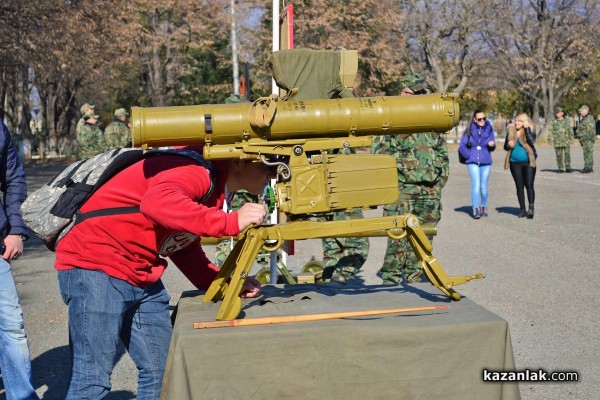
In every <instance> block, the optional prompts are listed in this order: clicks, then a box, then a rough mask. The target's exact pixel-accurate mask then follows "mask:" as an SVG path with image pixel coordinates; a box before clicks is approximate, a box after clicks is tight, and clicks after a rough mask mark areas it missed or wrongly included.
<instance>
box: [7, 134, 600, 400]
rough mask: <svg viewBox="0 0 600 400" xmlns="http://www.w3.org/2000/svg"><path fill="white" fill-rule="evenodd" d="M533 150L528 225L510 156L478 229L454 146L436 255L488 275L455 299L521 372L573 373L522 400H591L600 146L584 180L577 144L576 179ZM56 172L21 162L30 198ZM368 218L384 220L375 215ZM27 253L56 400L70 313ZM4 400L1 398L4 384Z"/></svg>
mask: <svg viewBox="0 0 600 400" xmlns="http://www.w3.org/2000/svg"><path fill="white" fill-rule="evenodd" d="M538 152H539V159H538V172H537V176H536V182H535V188H536V204H535V211H536V212H535V218H534V219H532V220H527V219H519V218H517V213H518V203H517V198H516V194H515V189H514V183H513V180H512V177H511V176H510V172H509V171H505V170H504V169H503V165H504V156H505V152H504V151H503V150H502V149H498V151H497V152H496V154H495V163H494V165H493V169H492V173H491V178H490V183H489V192H490V195H489V210H490V213H489V214H490V215H489V217H488V218H483V219H480V220H473V219H472V218H471V217H470V195H469V191H470V183H469V177H468V173H467V171H466V167H465V166H464V165H461V164H459V163H458V157H457V155H456V148H455V147H454V146H451V149H450V156H451V168H450V179H449V181H448V184H447V186H446V188H445V189H444V193H443V214H442V220H441V222H440V224H439V225H438V234H437V236H436V237H435V239H434V241H433V245H434V251H433V253H434V255H435V256H436V257H437V258H438V259H439V260H440V262H441V264H442V265H443V267H444V269H445V270H446V271H447V272H448V274H449V275H472V274H475V273H477V272H483V273H485V275H486V278H485V279H484V280H475V281H471V282H468V283H467V284H465V285H462V286H458V287H456V289H457V291H458V292H460V293H461V294H462V295H464V296H467V297H469V298H471V299H472V300H473V301H475V302H477V303H478V304H480V305H482V306H484V307H486V308H487V309H489V310H491V311H492V312H494V313H496V314H498V315H499V316H501V317H502V318H504V319H506V320H507V321H508V323H509V328H510V334H511V338H512V344H513V352H514V356H515V362H516V366H517V369H518V370H522V369H526V368H528V369H533V370H538V369H540V368H542V369H544V370H546V371H549V372H552V371H576V372H578V374H579V381H578V382H576V383H536V382H523V383H521V384H520V390H521V394H522V398H523V399H536V400H537V399H566V398H569V399H592V398H598V394H597V391H598V389H600V379H599V377H600V362H599V359H600V331H599V329H598V327H599V324H598V322H599V313H598V309H599V308H600V307H599V305H600V300H599V297H600V296H599V290H598V280H599V279H598V278H599V267H600V261H599V260H598V256H599V255H600V211H599V206H600V146H599V145H596V149H595V165H596V173H594V174H581V173H580V172H579V171H580V170H581V168H582V166H583V160H582V151H581V147H580V146H579V144H574V145H573V146H572V150H571V154H572V160H573V162H572V163H573V167H574V168H575V170H574V172H573V173H571V174H566V173H562V174H559V173H557V171H556V162H555V156H554V150H553V149H552V147H549V146H544V145H541V146H539V149H538ZM61 168H62V166H61V165H60V164H56V163H47V164H39V163H38V164H33V163H32V164H28V165H27V167H26V172H27V178H28V184H29V191H30V192H32V191H33V190H35V189H36V188H37V187H39V186H40V185H42V184H43V183H45V182H47V181H48V180H49V179H50V178H51V177H52V176H54V174H56V173H57V172H58V171H59V170H60V169H61ZM366 215H368V216H377V215H381V210H380V209H378V210H372V211H368V212H367V213H366ZM385 244H386V240H385V239H384V238H372V239H371V249H370V253H369V258H368V260H367V263H366V264H365V266H364V267H363V269H362V270H361V271H360V273H359V274H358V277H357V280H358V282H359V283H361V284H365V285H371V284H379V283H380V280H379V278H377V277H376V272H377V270H378V269H379V267H380V266H381V262H382V260H383V254H384V252H385ZM25 249H26V250H25V253H24V255H23V256H21V257H20V258H19V260H18V261H15V262H14V272H15V276H16V280H17V283H18V288H19V293H20V296H21V304H22V306H23V310H24V315H25V323H26V329H27V332H28V336H29V343H30V348H31V358H32V364H33V381H34V384H35V387H36V389H37V391H38V393H39V394H40V395H43V398H44V399H46V400H55V399H63V398H64V397H65V393H66V389H67V386H68V378H69V368H70V361H69V360H70V357H69V349H68V330H67V308H66V306H65V305H64V303H63V302H62V300H61V298H60V295H59V290H58V284H57V279H56V272H55V271H54V269H53V262H54V254H53V253H51V252H50V251H48V250H46V249H45V247H44V246H43V244H42V243H41V242H40V241H39V240H37V239H35V238H33V239H31V240H29V241H27V242H26V246H25ZM206 251H207V253H208V254H209V256H210V255H212V254H214V246H206ZM312 258H315V259H317V260H319V259H320V258H321V243H320V241H319V240H305V241H298V242H296V252H295V255H293V256H289V257H287V260H286V263H287V266H288V268H289V269H290V270H291V271H292V272H294V273H297V272H299V271H300V269H301V267H302V266H303V265H304V264H305V263H306V262H308V261H309V260H311V259H312ZM258 267H259V266H256V267H255V268H254V269H253V271H254V272H256V271H257V270H258ZM163 280H164V283H165V285H166V287H167V289H168V290H169V293H170V294H171V296H172V300H171V304H172V305H173V306H175V305H176V304H177V300H178V298H179V296H180V294H181V292H182V291H185V290H191V289H193V288H192V286H191V285H190V284H189V283H188V282H187V281H186V280H185V278H183V276H182V275H181V274H180V273H179V272H178V270H177V269H176V268H169V269H167V272H166V273H165V275H164V279H163ZM464 351H465V352H469V351H480V349H477V348H465V349H464ZM473 379H481V377H480V376H476V377H473ZM112 383H113V390H112V392H111V394H110V395H109V396H108V397H107V399H112V400H117V399H119V400H125V399H134V398H135V397H136V394H135V393H136V384H137V371H136V369H135V366H134V365H133V363H132V362H131V360H130V359H129V356H128V355H127V354H123V355H122V356H121V357H120V359H119V361H118V363H117V365H116V367H115V370H114V373H113V377H112ZM432 384H435V382H432ZM1 399H5V394H4V390H3V387H2V385H1V383H0V400H1Z"/></svg>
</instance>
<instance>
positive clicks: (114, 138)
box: [104, 108, 131, 149]
mask: <svg viewBox="0 0 600 400" xmlns="http://www.w3.org/2000/svg"><path fill="white" fill-rule="evenodd" d="M128 115H129V114H128V113H127V111H125V109H124V108H119V109H118V110H116V111H115V120H114V121H113V122H111V123H110V124H108V126H107V127H106V129H104V136H105V138H106V146H107V147H108V148H109V149H120V148H123V147H131V131H130V130H129V127H128V126H127V124H126V123H125V121H124V120H122V119H121V117H122V116H128Z"/></svg>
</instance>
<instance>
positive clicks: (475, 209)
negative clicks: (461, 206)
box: [473, 207, 481, 219]
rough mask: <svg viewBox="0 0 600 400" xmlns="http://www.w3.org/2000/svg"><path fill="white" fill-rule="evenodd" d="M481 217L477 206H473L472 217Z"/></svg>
mask: <svg viewBox="0 0 600 400" xmlns="http://www.w3.org/2000/svg"><path fill="white" fill-rule="evenodd" d="M479 218H481V213H480V212H479V207H473V219H479Z"/></svg>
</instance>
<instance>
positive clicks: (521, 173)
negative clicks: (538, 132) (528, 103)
mask: <svg viewBox="0 0 600 400" xmlns="http://www.w3.org/2000/svg"><path fill="white" fill-rule="evenodd" d="M534 143H535V133H534V132H533V131H532V130H531V121H530V119H529V116H528V115H527V114H519V115H517V118H516V119H515V123H514V124H511V125H509V126H508V134H507V136H506V141H505V142H504V150H506V151H507V153H506V160H505V162H504V169H509V168H510V173H511V174H512V177H513V179H514V180H515V186H516V188H517V198H518V200H519V208H520V212H519V218H523V217H527V218H528V219H532V218H533V215H534V203H535V190H534V188H533V182H534V180H535V171H536V163H535V159H536V158H537V152H536V150H535V145H534ZM524 189H527V200H528V201H529V210H527V209H526V208H525V190H524Z"/></svg>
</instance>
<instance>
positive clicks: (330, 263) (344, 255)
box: [321, 149, 370, 284]
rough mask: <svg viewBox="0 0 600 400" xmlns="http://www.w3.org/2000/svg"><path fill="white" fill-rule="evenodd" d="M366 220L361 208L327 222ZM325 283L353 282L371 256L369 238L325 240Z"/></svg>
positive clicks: (346, 151) (335, 216)
mask: <svg viewBox="0 0 600 400" xmlns="http://www.w3.org/2000/svg"><path fill="white" fill-rule="evenodd" d="M353 152H354V150H351V149H340V150H339V151H338V153H342V154H351V153H353ZM360 218H364V216H363V212H362V210H361V209H360V208H355V209H353V210H352V211H338V212H334V213H332V214H331V215H330V216H329V218H327V220H331V221H346V220H351V219H360ZM321 241H322V244H323V283H329V282H336V283H341V284H345V283H347V282H348V281H350V280H352V279H353V278H354V276H355V275H356V273H357V272H358V271H359V270H360V268H361V267H362V266H363V264H364V263H365V262H366V261H367V256H368V255H369V247H370V245H369V238H366V237H349V238H323V239H321Z"/></svg>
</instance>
